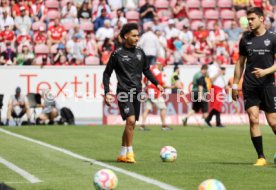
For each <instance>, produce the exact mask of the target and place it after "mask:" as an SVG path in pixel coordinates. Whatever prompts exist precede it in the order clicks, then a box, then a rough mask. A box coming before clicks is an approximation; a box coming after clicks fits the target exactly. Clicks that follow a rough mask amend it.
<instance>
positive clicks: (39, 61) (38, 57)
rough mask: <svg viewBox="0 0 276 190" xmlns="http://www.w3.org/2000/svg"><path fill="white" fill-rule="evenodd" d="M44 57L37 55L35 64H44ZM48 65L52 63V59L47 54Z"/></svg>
mask: <svg viewBox="0 0 276 190" xmlns="http://www.w3.org/2000/svg"><path fill="white" fill-rule="evenodd" d="M42 59H43V56H37V57H35V64H36V65H42ZM47 65H51V60H50V58H49V57H48V56H47Z"/></svg>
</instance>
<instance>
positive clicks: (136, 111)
mask: <svg viewBox="0 0 276 190" xmlns="http://www.w3.org/2000/svg"><path fill="white" fill-rule="evenodd" d="M132 97H133V98H132ZM132 97H131V96H130V95H128V97H124V98H121V100H119V99H118V93H117V100H118V106H119V109H120V113H121V116H122V119H123V120H126V119H127V118H128V117H129V116H132V115H134V116H135V120H136V121H138V120H139V116H140V105H141V103H140V101H139V100H138V99H137V96H136V95H133V96H132Z"/></svg>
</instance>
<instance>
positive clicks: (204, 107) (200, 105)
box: [192, 101, 208, 113]
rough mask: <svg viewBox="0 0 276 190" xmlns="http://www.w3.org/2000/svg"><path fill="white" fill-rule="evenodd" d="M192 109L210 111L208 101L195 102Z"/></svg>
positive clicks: (203, 111)
mask: <svg viewBox="0 0 276 190" xmlns="http://www.w3.org/2000/svg"><path fill="white" fill-rule="evenodd" d="M192 109H193V110H194V111H195V112H196V113H197V112H199V111H200V110H201V112H202V113H207V112H208V103H207V102H206V101H201V102H193V107H192Z"/></svg>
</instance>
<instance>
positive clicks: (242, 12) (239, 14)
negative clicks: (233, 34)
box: [236, 10, 246, 19]
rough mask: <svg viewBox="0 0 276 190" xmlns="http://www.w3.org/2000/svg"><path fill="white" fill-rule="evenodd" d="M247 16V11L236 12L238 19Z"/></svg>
mask: <svg viewBox="0 0 276 190" xmlns="http://www.w3.org/2000/svg"><path fill="white" fill-rule="evenodd" d="M243 16H245V17H246V11H245V10H239V11H237V12H236V17H237V18H238V19H239V18H241V17H243Z"/></svg>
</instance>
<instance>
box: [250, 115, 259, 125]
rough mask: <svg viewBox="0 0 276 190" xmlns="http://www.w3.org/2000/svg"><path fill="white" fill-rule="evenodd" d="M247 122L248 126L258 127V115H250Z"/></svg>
mask: <svg viewBox="0 0 276 190" xmlns="http://www.w3.org/2000/svg"><path fill="white" fill-rule="evenodd" d="M249 120H250V124H253V125H259V116H258V115H254V114H251V115H250V116H249Z"/></svg>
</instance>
